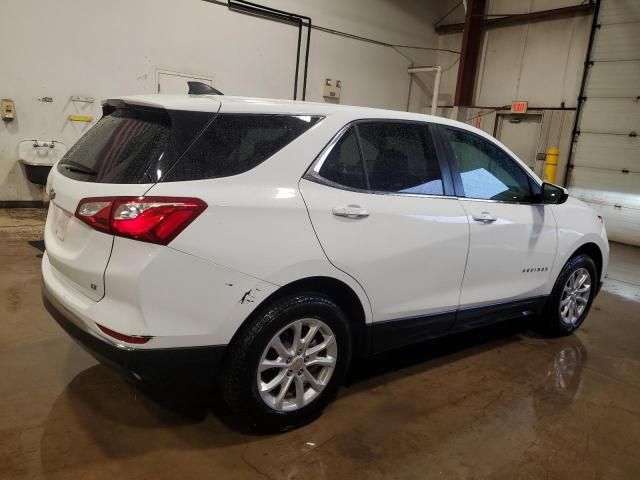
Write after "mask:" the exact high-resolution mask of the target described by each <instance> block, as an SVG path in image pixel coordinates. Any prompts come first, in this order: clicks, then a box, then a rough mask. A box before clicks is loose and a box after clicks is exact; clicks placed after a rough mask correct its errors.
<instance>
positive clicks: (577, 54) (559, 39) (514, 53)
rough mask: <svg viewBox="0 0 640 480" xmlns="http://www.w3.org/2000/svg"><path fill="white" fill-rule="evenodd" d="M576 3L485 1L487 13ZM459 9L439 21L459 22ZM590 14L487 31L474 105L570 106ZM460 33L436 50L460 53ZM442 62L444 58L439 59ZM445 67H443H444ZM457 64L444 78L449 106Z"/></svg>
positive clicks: (557, 0)
mask: <svg viewBox="0 0 640 480" xmlns="http://www.w3.org/2000/svg"><path fill="white" fill-rule="evenodd" d="M578 3H580V2H577V1H576V0H489V2H488V4H487V13H488V14H491V15H498V14H517V13H528V12H532V11H540V10H548V9H552V8H560V7H565V6H569V5H576V4H578ZM463 15H464V14H463V11H462V8H459V9H458V10H457V11H456V12H455V15H452V16H451V17H450V18H448V19H447V20H446V21H445V22H444V23H456V22H462V21H464V16H463ZM590 27H591V16H589V15H582V16H578V17H572V18H563V19H555V20H549V21H541V22H535V23H531V24H528V25H514V26H508V27H499V28H492V29H488V30H486V31H485V32H484V35H483V46H482V51H481V56H480V62H479V65H478V77H477V79H476V86H475V96H474V99H475V100H474V104H475V105H478V106H484V107H499V106H503V105H511V102H512V101H513V100H526V101H528V102H529V104H530V106H532V107H539V108H557V107H561V105H562V103H563V102H564V106H565V107H575V106H576V100H577V97H578V92H579V89H580V80H581V78H582V71H583V64H584V58H585V54H586V49H587V44H588V40H589V31H590ZM461 43H462V34H460V33H456V34H446V35H441V36H440V39H439V46H440V47H441V48H454V49H460V48H461ZM438 61H439V62H440V63H442V64H443V65H444V64H445V62H446V61H448V56H447V54H441V55H439V59H438ZM445 66H446V65H445ZM457 73H458V65H457V64H455V66H454V67H453V68H451V69H450V70H449V71H448V72H447V73H446V74H445V75H444V76H443V83H442V91H443V101H450V103H447V105H452V104H453V95H454V93H455V86H456V78H457Z"/></svg>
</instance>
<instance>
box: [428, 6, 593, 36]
mask: <svg viewBox="0 0 640 480" xmlns="http://www.w3.org/2000/svg"><path fill="white" fill-rule="evenodd" d="M594 8H595V3H586V4H584V5H572V6H569V7H562V8H553V9H551V10H540V11H538V12H530V13H519V14H514V15H505V16H502V17H494V18H486V17H485V16H484V14H483V15H482V27H483V28H496V27H506V26H508V25H521V24H523V23H531V22H540V21H543V20H553V19H556V18H567V17H575V16H577V15H589V14H590V13H591V12H593V9H594ZM465 25H466V20H465V23H449V24H446V25H439V26H437V27H436V28H435V30H436V33H439V34H443V33H460V32H462V31H463V30H464V26H465Z"/></svg>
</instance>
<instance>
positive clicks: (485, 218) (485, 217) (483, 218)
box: [473, 212, 497, 223]
mask: <svg viewBox="0 0 640 480" xmlns="http://www.w3.org/2000/svg"><path fill="white" fill-rule="evenodd" d="M473 219H474V220H475V221H476V222H480V223H493V222H495V221H496V220H497V218H495V217H493V216H492V215H491V214H490V213H489V212H481V213H480V215H476V214H474V215H473Z"/></svg>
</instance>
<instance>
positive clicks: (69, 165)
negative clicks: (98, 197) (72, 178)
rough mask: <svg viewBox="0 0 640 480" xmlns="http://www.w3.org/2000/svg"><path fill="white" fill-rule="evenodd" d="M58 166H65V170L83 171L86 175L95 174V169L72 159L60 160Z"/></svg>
mask: <svg viewBox="0 0 640 480" xmlns="http://www.w3.org/2000/svg"><path fill="white" fill-rule="evenodd" d="M60 166H61V167H64V168H66V169H67V170H71V171H72V172H78V173H84V174H86V175H94V176H95V175H97V173H96V172H95V170H92V169H90V168H89V167H87V166H85V165H83V164H81V163H78V162H74V161H73V160H65V161H64V162H60Z"/></svg>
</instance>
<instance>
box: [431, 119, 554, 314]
mask: <svg viewBox="0 0 640 480" xmlns="http://www.w3.org/2000/svg"><path fill="white" fill-rule="evenodd" d="M443 130H444V132H445V135H444V137H445V139H446V140H447V141H448V142H449V146H450V152H451V155H452V157H453V159H454V164H455V165H454V167H455V169H454V170H458V171H459V173H460V176H459V178H460V181H461V184H462V185H461V186H462V188H463V189H464V198H461V200H460V202H461V204H462V206H463V207H464V209H465V212H466V214H467V216H468V219H469V231H470V234H469V258H468V260H467V268H466V271H465V275H464V280H463V282H462V291H461V294H460V308H461V310H464V309H469V308H472V307H481V306H490V305H495V304H500V303H506V302H513V301H520V300H525V299H535V298H536V297H539V296H542V295H544V294H546V293H548V292H545V291H544V289H545V285H546V283H547V279H548V277H549V272H550V271H551V267H552V266H553V262H554V259H555V252H556V244H557V237H556V223H555V220H554V218H553V214H552V213H551V211H550V209H549V207H548V206H544V205H539V204H536V203H538V201H539V200H540V197H539V193H540V190H539V186H537V184H535V183H534V181H533V179H531V178H530V177H529V175H528V174H527V173H526V172H525V170H524V169H523V168H522V167H521V166H520V165H519V164H518V163H517V162H516V161H515V160H514V159H512V158H511V157H510V156H509V155H508V154H507V153H506V152H504V151H503V150H502V149H500V148H499V147H498V146H497V145H495V144H494V143H493V142H490V141H489V140H487V139H485V138H482V137H480V136H478V135H475V134H473V133H471V132H467V131H464V130H459V129H455V128H449V127H447V128H444V129H443ZM455 174H456V173H455V171H454V175H455ZM476 320H478V321H481V320H482V319H473V322H474V324H475V322H476ZM470 321H471V319H470ZM459 323H460V322H459ZM457 326H458V325H457Z"/></svg>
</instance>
